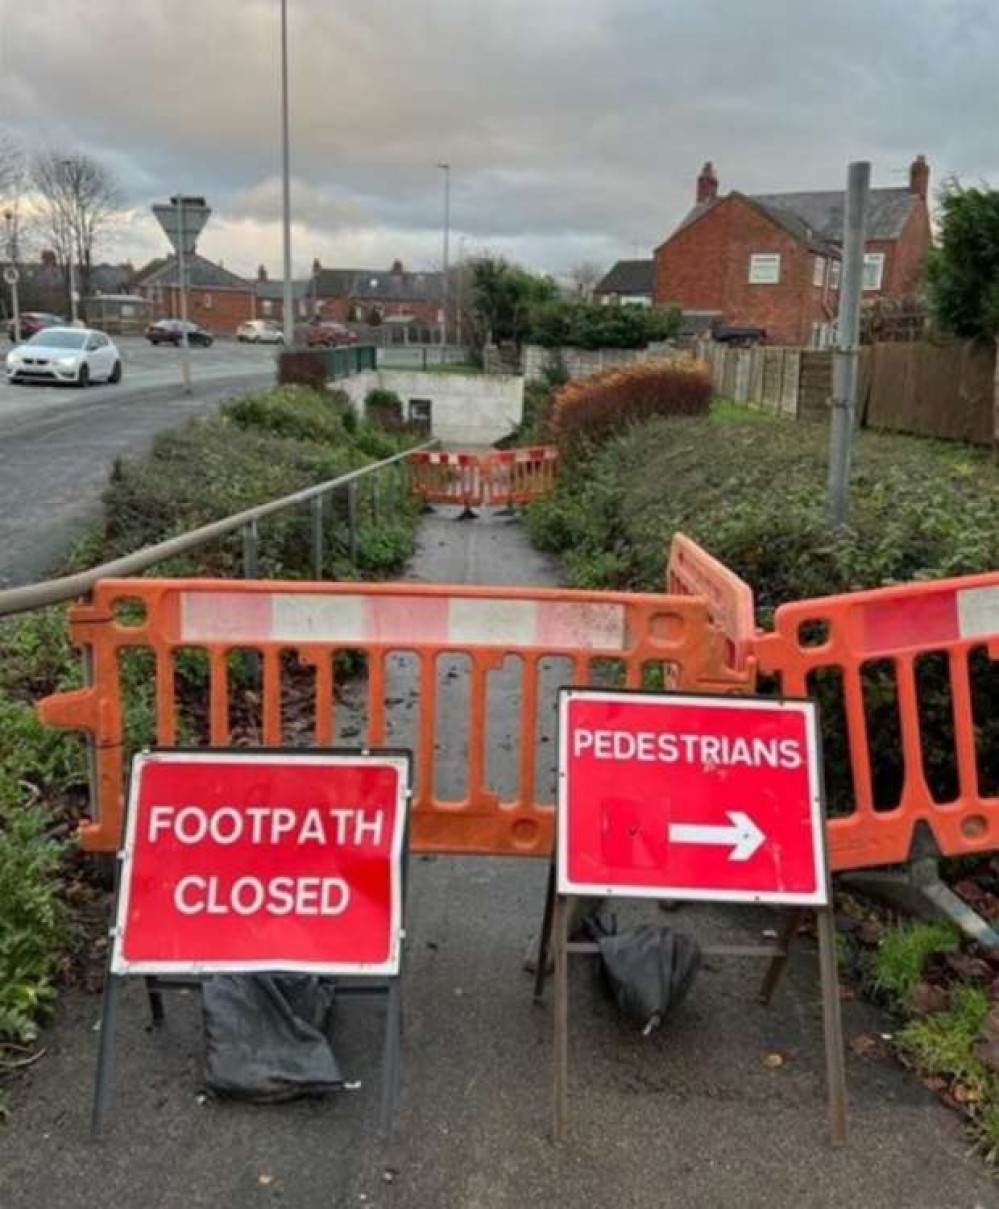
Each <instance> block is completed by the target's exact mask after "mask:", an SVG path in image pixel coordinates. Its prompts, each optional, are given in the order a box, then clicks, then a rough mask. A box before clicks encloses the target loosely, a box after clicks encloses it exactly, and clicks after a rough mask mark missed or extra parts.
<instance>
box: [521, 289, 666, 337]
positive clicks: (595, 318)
mask: <svg viewBox="0 0 999 1209" xmlns="http://www.w3.org/2000/svg"><path fill="white" fill-rule="evenodd" d="M682 320H683V313H682V312H681V311H680V310H679V309H678V308H676V307H648V306H633V305H628V304H627V303H625V304H621V305H618V306H605V305H604V304H603V303H600V302H585V301H580V300H571V301H555V302H545V303H542V304H540V305H538V306H536V307H535V308H534V310H533V311H532V312H531V327H530V332H529V334H528V340H529V342H530V343H531V344H540V345H541V346H542V347H543V348H560V347H573V348H645V346H646V345H647V344H649V343H651V342H652V341H655V340H669V339H671V338H672V337H673V336H675V335H676V334H677V332H678V331H679V330H680V325H681V323H682Z"/></svg>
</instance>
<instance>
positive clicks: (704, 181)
mask: <svg viewBox="0 0 999 1209" xmlns="http://www.w3.org/2000/svg"><path fill="white" fill-rule="evenodd" d="M717 196H718V177H717V176H715V166H714V164H712V162H711V161H710V160H707V161H706V163H705V165H704V167H703V168H702V169H701V175H700V176H699V177H698V178H697V203H698V205H700V204H701V202H707V201H714V199H715V198H716V197H717Z"/></svg>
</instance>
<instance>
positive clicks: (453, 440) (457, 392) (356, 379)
mask: <svg viewBox="0 0 999 1209" xmlns="http://www.w3.org/2000/svg"><path fill="white" fill-rule="evenodd" d="M335 386H336V387H337V389H339V390H343V391H345V392H346V394H347V395H348V397H349V398H350V400H351V402H352V403H353V404H354V407H355V408H356V410H357V412H358V414H359V415H360V414H362V412H363V408H364V399H365V396H366V395H367V393H368V391H370V390H374V389H376V388H381V389H382V390H392V391H395V393H396V394H397V395H398V396H399V398H400V399H402V405H403V415H404V416H406V417H407V418H408V414H409V404H410V402H411V400H413V399H429V400H430V405H431V435H432V436H435V437H438V438H439V439H440V440H441V441H442V442H443V443H444V444H445V445H449V446H455V445H492V444H493V443H494V442H495V441H498V440H500V438H502V437H505V436H507V435H508V434H509V433H510V432H512V431H513V429H514V428H516V427H517V425H518V424H519V423H520V422H521V420H522V419H523V416H524V379H523V378H522V377H520V376H519V375H515V374H451V373H448V374H435V373H423V372H422V371H421V370H404V369H379V370H366V371H365V372H363V373H360V374H354V375H353V377H350V378H343V379H341V380H340V381H339V382H337V383H335Z"/></svg>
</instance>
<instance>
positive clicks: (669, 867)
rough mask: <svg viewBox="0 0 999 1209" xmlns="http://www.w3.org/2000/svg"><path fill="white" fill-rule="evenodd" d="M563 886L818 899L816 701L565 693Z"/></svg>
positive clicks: (595, 891)
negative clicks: (814, 703) (814, 702)
mask: <svg viewBox="0 0 999 1209" xmlns="http://www.w3.org/2000/svg"><path fill="white" fill-rule="evenodd" d="M559 744H560V761H559V821H558V832H559V839H558V843H559V861H558V871H559V884H558V889H559V892H560V893H562V894H583V895H614V894H619V895H627V896H639V897H641V896H649V897H672V898H687V899H709V900H712V901H743V902H778V903H795V904H802V905H808V904H811V905H816V906H821V905H824V904H825V903H826V902H827V901H828V891H827V884H826V865H825V849H824V817H823V810H822V794H821V780H820V774H819V761H818V741H817V726H816V713H815V706H814V705H813V703H811V702H809V701H799V700H794V701H788V700H770V699H763V698H758V697H708V696H684V695H681V694H673V693H668V694H651V693H628V692H624V693H622V692H602V691H599V690H587V689H580V690H576V689H571V690H565V691H563V693H562V695H561V701H560V735H559Z"/></svg>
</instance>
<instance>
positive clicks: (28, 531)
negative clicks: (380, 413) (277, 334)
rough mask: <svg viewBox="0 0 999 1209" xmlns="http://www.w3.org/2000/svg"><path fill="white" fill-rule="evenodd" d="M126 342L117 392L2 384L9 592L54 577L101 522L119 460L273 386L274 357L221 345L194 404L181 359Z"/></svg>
mask: <svg viewBox="0 0 999 1209" xmlns="http://www.w3.org/2000/svg"><path fill="white" fill-rule="evenodd" d="M117 343H118V345H119V348H120V349H121V352H122V361H123V370H124V376H123V381H122V382H121V383H120V384H118V385H117V386H104V385H100V386H91V387H88V388H87V389H86V390H78V389H76V388H75V387H71V386H61V385H60V386H42V385H37V384H32V385H23V386H11V385H10V384H9V383H8V382H7V381H6V378H5V376H3V377H0V588H5V587H15V586H17V585H19V584H25V583H32V582H34V581H36V580H38V579H42V578H44V577H45V576H46V575H47V574H48V573H49V572H50V571H51V569H52V568H53V566H54V565H55V564H56V563H57V561H58V560H59V559H60V558H62V557H63V556H64V554H65V552H66V550H67V548H68V547H69V546H70V544H71V543H72V542H73V540H74V539H76V538H78V537H79V536H80V535H81V534H82V533H83V531H84V530H85V529H86V527H87V525H88V524H89V523H90V522H91V521H93V520H94V519H96V517H97V516H98V515H99V510H100V495H101V491H102V489H103V487H104V485H105V483H106V482H107V476H108V472H109V470H110V468H111V465H112V463H113V462H114V459H115V458H116V457H120V456H122V455H126V456H127V455H134V454H136V453H141V452H142V451H143V450H144V449H145V448H147V447H148V445H149V444H150V442H151V441H152V439H153V437H154V436H155V435H156V433H157V432H159V431H160V430H161V429H164V428H169V427H171V426H173V425H175V424H177V423H180V422H181V421H183V420H184V419H186V418H187V417H188V416H193V415H199V414H204V413H206V412H211V411H214V410H215V409H216V408H217V407H218V405H219V403H220V402H221V401H222V400H223V399H225V398H226V397H228V396H229V395H232V394H234V393H238V392H239V391H241V390H246V389H249V388H252V387H256V386H264V385H267V384H268V383H269V382H273V380H274V350H273V349H272V348H269V347H257V346H254V345H243V344H237V343H235V342H234V341H225V342H217V343H216V344H214V345H213V346H212V347H211V348H208V349H202V348H193V349H192V350H191V362H192V371H193V381H194V394H193V395H190V396H188V395H185V394H184V393H183V391H182V389H181V385H180V382H181V377H180V352H179V351H178V350H176V349H173V348H169V347H167V346H164V345H160V346H159V347H157V348H153V347H152V346H151V345H149V344H148V343H147V342H146V341H145V340H142V339H140V338H135V337H126V338H123V339H120V340H118V341H117ZM3 351H4V352H5V350H3Z"/></svg>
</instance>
